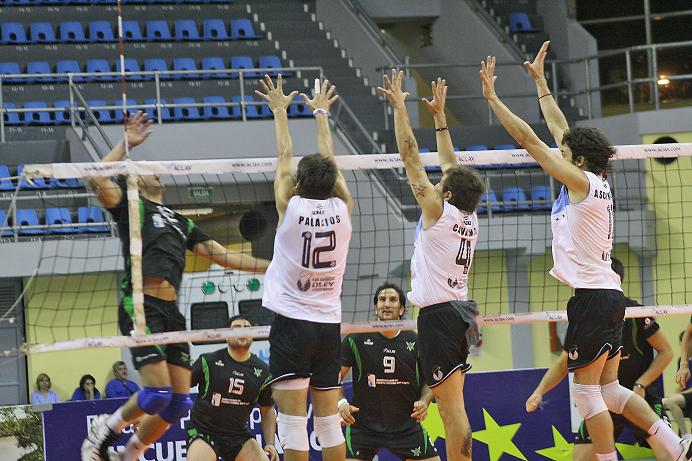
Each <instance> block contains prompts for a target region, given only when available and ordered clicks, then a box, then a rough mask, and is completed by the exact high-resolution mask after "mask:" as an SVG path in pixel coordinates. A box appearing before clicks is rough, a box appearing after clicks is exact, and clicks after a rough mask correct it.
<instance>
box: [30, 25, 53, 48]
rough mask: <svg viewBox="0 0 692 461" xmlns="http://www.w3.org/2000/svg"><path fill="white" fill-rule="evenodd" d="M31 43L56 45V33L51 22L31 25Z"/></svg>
mask: <svg viewBox="0 0 692 461" xmlns="http://www.w3.org/2000/svg"><path fill="white" fill-rule="evenodd" d="M29 35H30V36H31V43H55V42H56V39H55V31H54V30H53V24H51V23H50V22H32V23H31V24H30V25H29Z"/></svg>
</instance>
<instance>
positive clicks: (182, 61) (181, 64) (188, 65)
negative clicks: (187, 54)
mask: <svg viewBox="0 0 692 461" xmlns="http://www.w3.org/2000/svg"><path fill="white" fill-rule="evenodd" d="M173 70H197V63H196V62H195V60H194V59H192V58H175V59H173ZM199 77H200V75H199V74H197V73H190V74H174V75H173V79H174V80H186V79H195V78H199Z"/></svg>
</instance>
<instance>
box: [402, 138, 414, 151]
mask: <svg viewBox="0 0 692 461" xmlns="http://www.w3.org/2000/svg"><path fill="white" fill-rule="evenodd" d="M404 142H405V143H406V145H407V146H408V148H409V149H413V148H414V147H416V140H415V138H413V137H411V136H409V137H408V138H406V141H404Z"/></svg>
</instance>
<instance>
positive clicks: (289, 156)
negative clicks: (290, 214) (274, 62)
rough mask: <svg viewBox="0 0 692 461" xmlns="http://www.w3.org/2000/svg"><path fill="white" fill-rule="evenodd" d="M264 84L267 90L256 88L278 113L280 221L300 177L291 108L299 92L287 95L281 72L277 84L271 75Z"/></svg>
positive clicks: (277, 197) (277, 196)
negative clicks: (295, 161) (290, 122)
mask: <svg viewBox="0 0 692 461" xmlns="http://www.w3.org/2000/svg"><path fill="white" fill-rule="evenodd" d="M260 84H261V85H262V88H263V89H264V91H265V93H262V92H261V91H259V90H255V93H256V94H257V95H258V96H261V97H262V98H263V99H264V100H265V101H267V102H268V103H269V109H271V111H272V113H273V114H274V134H275V136H276V160H277V162H276V175H275V176H274V198H275V200H276V211H277V212H278V213H279V223H281V221H283V219H284V213H286V207H287V206H288V201H289V200H290V199H291V197H292V196H293V191H294V190H295V186H296V181H295V177H294V174H293V140H292V139H291V134H290V133H289V131H288V114H287V108H288V106H289V105H290V104H291V102H292V101H293V97H294V96H295V95H296V94H298V92H297V91H292V92H291V93H290V94H288V95H285V94H284V91H283V77H281V74H279V76H278V77H277V79H276V86H274V82H273V81H272V79H271V77H269V76H268V75H265V76H264V79H262V80H260Z"/></svg>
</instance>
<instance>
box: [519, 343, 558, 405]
mask: <svg viewBox="0 0 692 461" xmlns="http://www.w3.org/2000/svg"><path fill="white" fill-rule="evenodd" d="M565 376H567V352H564V351H563V352H562V354H560V357H558V359H557V360H556V361H555V362H553V364H552V365H551V366H550V368H548V371H546V372H545V374H544V375H543V378H541V382H540V383H538V386H536V389H535V390H534V391H533V393H532V394H531V395H530V396H529V398H528V399H527V400H526V411H527V412H528V413H531V412H532V411H535V410H536V408H538V406H539V405H540V404H541V402H543V396H544V395H545V394H547V393H548V391H550V390H551V389H552V388H554V387H555V386H557V385H558V384H560V382H561V381H562V380H563V379H564V378H565Z"/></svg>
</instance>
